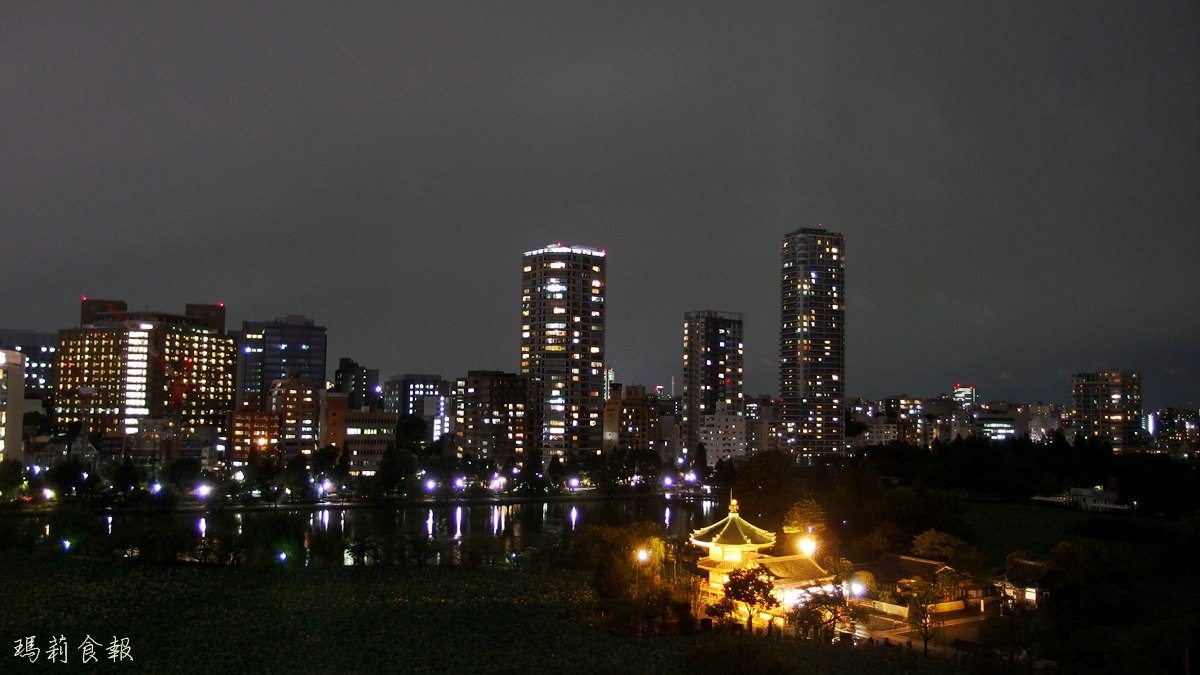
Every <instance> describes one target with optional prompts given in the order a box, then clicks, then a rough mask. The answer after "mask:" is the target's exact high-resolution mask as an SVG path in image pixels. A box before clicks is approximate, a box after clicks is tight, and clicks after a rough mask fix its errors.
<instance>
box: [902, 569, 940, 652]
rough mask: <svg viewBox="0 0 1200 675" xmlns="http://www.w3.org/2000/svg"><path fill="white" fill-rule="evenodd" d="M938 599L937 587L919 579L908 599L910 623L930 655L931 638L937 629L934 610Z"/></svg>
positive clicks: (925, 650)
mask: <svg viewBox="0 0 1200 675" xmlns="http://www.w3.org/2000/svg"><path fill="white" fill-rule="evenodd" d="M937 600H938V595H937V588H935V587H934V585H933V584H931V583H929V582H927V581H919V582H917V583H916V584H915V585H914V586H913V591H912V596H911V597H910V598H909V601H908V625H910V626H912V627H913V628H915V629H916V630H917V635H919V636H920V637H921V641H922V643H923V644H924V654H925V656H929V640H930V638H932V637H933V635H934V633H935V632H936V631H937V622H936V621H934V611H933V604H934V603H936V602H937Z"/></svg>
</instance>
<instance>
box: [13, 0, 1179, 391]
mask: <svg viewBox="0 0 1200 675" xmlns="http://www.w3.org/2000/svg"><path fill="white" fill-rule="evenodd" d="M1198 127H1200V9H1198V5H1197V4H1196V3H1195V2H1186V1H1182V2H1165V1H1164V2H1158V1H1155V2H1134V1H1132V0H1124V1H1121V2H1098V1H1088V2H1061V1H1055V2H1044V1H1038V2H1013V1H1011V0H1005V1H1002V2H940V3H933V2H926V3H892V2H869V3H866V2H850V3H843V2H832V1H831V2H823V3H822V2H760V3H752V4H746V3H722V4H719V5H718V4H712V5H710V4H708V3H703V2H696V1H694V0H689V1H687V2H661V1H655V2H649V3H648V2H644V1H638V2H630V3H622V2H579V3H576V2H562V1H558V0H555V1H550V0H546V1H544V2H480V3H463V2H420V3H417V2H411V3H410V2H398V1H395V0H391V1H388V2H378V3H375V2H353V3H339V2H309V1H301V0H288V1H286V2H264V3H244V2H233V1H232V0H231V1H229V2H220V1H217V2H204V3H196V2H194V3H167V2H162V3H160V2H129V3H127V2H43V1H31V2H17V1H8V2H4V3H0V232H2V239H0V241H2V243H0V251H3V258H2V259H3V264H2V265H0V287H2V288H3V289H4V292H3V294H2V295H0V298H2V300H0V328H25V329H32V330H40V331H52V330H57V329H59V328H64V327H69V326H72V325H74V324H75V322H76V321H77V318H78V298H79V296H80V295H85V294H86V295H89V296H93V297H101V298H118V299H124V300H126V301H127V302H129V304H130V306H131V307H135V308H150V309H154V310H161V311H168V312H181V311H182V310H183V306H184V305H185V304H186V303H188V302H218V301H221V302H225V303H226V305H227V306H228V309H229V322H228V325H229V327H230V328H239V327H240V325H241V321H242V320H243V319H252V320H263V319H272V318H275V317H280V316H284V315H287V314H306V315H308V316H311V317H313V318H315V319H316V320H317V322H318V323H321V324H323V325H325V326H327V327H328V328H329V345H330V348H329V359H330V362H331V363H336V361H337V359H338V358H339V357H343V356H349V357H352V358H354V359H356V360H357V361H359V362H360V363H361V364H362V365H364V366H366V367H370V368H378V369H379V370H380V374H381V376H383V377H385V378H386V377H387V376H390V375H393V374H400V373H404V372H418V373H440V374H442V375H443V376H445V377H447V378H453V377H455V376H457V375H461V374H465V372H466V371H467V370H468V369H480V368H482V369H504V370H515V369H516V368H517V365H518V364H517V361H518V338H519V304H520V302H519V301H520V279H521V254H522V252H523V251H526V250H531V249H534V248H538V247H541V246H543V245H545V244H547V243H551V242H556V241H561V242H564V243H577V244H585V245H591V246H597V247H601V248H604V249H606V250H607V251H608V254H609V262H608V285H609V306H608V326H609V333H608V343H607V351H608V360H609V364H610V365H611V366H612V367H614V368H615V369H616V372H617V377H618V380H619V381H621V382H625V383H632V384H645V385H655V384H664V385H668V386H669V384H670V380H671V378H672V377H675V378H676V380H677V381H678V379H679V378H680V371H681V365H680V360H681V356H680V354H681V342H682V317H683V313H684V312H685V311H688V310H696V309H716V310H725V311H737V312H744V313H745V316H746V370H747V372H746V389H747V393H750V394H757V393H777V391H778V381H777V367H776V363H777V360H778V321H779V244H780V240H781V238H782V236H783V234H784V233H786V232H789V231H792V230H794V229H797V228H800V227H811V226H814V225H816V224H818V223H821V224H824V225H825V226H826V227H827V228H829V229H831V230H835V231H840V232H843V233H845V234H846V236H847V253H848V271H847V325H848V328H847V333H848V340H849V345H848V366H847V368H848V376H847V380H848V382H847V385H848V386H847V393H848V394H850V395H851V396H867V397H882V396H888V395H894V394H899V393H908V394H911V395H918V396H934V395H938V394H941V393H946V392H948V391H949V389H950V388H951V387H952V386H953V385H954V384H955V383H956V382H964V383H972V384H975V385H977V386H978V387H979V391H980V395H981V397H982V398H983V399H985V400H995V399H1012V400H1029V401H1034V400H1043V401H1056V402H1065V401H1066V400H1067V399H1068V396H1069V389H1070V385H1069V374H1070V373H1071V372H1074V371H1078V370H1089V369H1100V368H1123V369H1128V370H1136V371H1139V372H1140V373H1141V374H1142V378H1143V387H1144V394H1145V400H1146V403H1147V405H1149V406H1165V405H1191V407H1195V406H1196V405H1197V404H1200V311H1198V309H1200V303H1198V302H1197V288H1200V271H1198V268H1197V252H1198V251H1200V142H1198V137H1197V131H1198Z"/></svg>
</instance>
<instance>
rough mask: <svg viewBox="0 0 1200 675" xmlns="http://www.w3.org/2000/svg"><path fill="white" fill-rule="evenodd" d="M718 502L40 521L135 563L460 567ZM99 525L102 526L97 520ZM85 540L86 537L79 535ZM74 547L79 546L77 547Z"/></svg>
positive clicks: (673, 523)
mask: <svg viewBox="0 0 1200 675" xmlns="http://www.w3.org/2000/svg"><path fill="white" fill-rule="evenodd" d="M717 510H718V505H717V502H715V501H712V500H702V499H694V500H692V499H688V500H684V499H680V498H678V497H670V496H664V495H655V496H645V497H637V498H619V499H611V500H603V499H567V500H554V501H545V502H521V503H510V504H482V503H467V502H452V501H447V502H438V503H425V504H405V505H392V506H369V507H367V506H334V505H330V506H316V507H306V508H295V509H293V508H285V507H280V508H270V509H253V510H224V511H209V512H193V511H178V512H174V513H166V514H140V513H119V512H118V513H111V514H109V513H105V514H99V515H98V516H94V517H92V518H90V519H89V520H90V522H89V523H87V524H81V523H80V522H79V521H78V520H76V521H74V522H69V523H64V522H62V521H61V520H56V519H55V517H54V516H53V515H46V516H41V517H39V518H38V519H37V523H36V527H37V530H38V531H39V534H40V535H42V538H43V539H44V540H46V541H48V542H52V545H54V544H60V543H61V545H62V546H63V547H70V546H72V545H74V544H72V543H70V542H71V540H72V539H74V540H76V541H81V540H87V545H88V548H89V550H91V551H92V552H96V551H101V552H104V553H105V554H108V552H110V551H112V550H114V549H118V550H122V551H124V553H123V554H120V555H125V556H128V557H142V558H148V559H165V560H170V559H175V557H178V558H181V559H184V560H200V561H204V562H216V563H222V564H228V563H229V562H231V561H235V560H236V561H238V562H244V561H247V560H249V561H254V560H256V559H257V560H258V561H259V562H262V561H263V560H264V559H270V558H272V557H277V558H278V560H279V562H289V560H290V563H291V564H300V563H301V561H302V564H305V565H308V564H324V565H330V564H332V565H354V564H372V563H389V564H395V563H409V562H415V563H417V564H425V563H430V564H440V563H446V562H459V561H461V559H462V556H463V555H465V554H466V553H465V551H466V550H470V551H472V552H473V554H474V553H477V554H478V555H480V556H482V557H484V558H487V560H488V561H491V560H492V559H494V558H496V557H497V556H504V557H506V558H515V556H516V555H517V554H519V553H520V552H522V551H526V550H528V549H529V548H530V547H534V546H537V545H538V544H539V542H540V541H542V540H543V539H544V538H545V536H547V535H557V534H564V533H570V532H573V531H575V530H577V529H579V528H580V527H583V526H584V525H589V524H591V525H611V526H622V525H628V524H631V523H636V522H653V523H657V524H658V526H659V530H660V536H661V537H662V538H663V539H665V540H668V541H676V540H678V541H686V540H687V538H688V535H689V534H690V533H691V532H692V531H693V530H696V529H699V528H701V527H704V526H705V525H708V524H710V523H712V522H714V521H715V520H717V519H719V518H721V517H723V516H724V515H725V514H724V513H723V512H722V513H716V511H717ZM97 521H98V522H97ZM81 534H82V535H84V536H81ZM76 550H80V547H79V546H76Z"/></svg>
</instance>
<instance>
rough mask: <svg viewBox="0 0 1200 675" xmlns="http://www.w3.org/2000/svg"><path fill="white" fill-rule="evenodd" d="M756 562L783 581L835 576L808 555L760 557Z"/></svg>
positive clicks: (814, 579) (811, 579)
mask: <svg viewBox="0 0 1200 675" xmlns="http://www.w3.org/2000/svg"><path fill="white" fill-rule="evenodd" d="M755 562H757V563H758V564H759V566H760V567H763V568H765V569H766V570H767V571H768V572H770V573H771V576H773V577H775V578H777V579H780V580H781V581H816V580H818V579H826V578H830V577H832V576H833V575H832V574H830V573H829V572H827V571H825V570H824V569H823V568H822V567H821V566H820V565H818V564H817V563H816V561H814V560H813V559H812V558H810V557H809V556H806V555H788V556H778V557H771V558H759V559H758V560H756V561H755Z"/></svg>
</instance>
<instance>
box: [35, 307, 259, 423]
mask: <svg viewBox="0 0 1200 675" xmlns="http://www.w3.org/2000/svg"><path fill="white" fill-rule="evenodd" d="M106 302H107V301H106ZM121 304H122V305H123V304H124V303H121ZM185 311H186V312H187V313H186V314H183V315H174V314H164V313H159V312H146V311H132V312H131V311H126V310H124V309H119V310H117V311H113V312H105V311H98V310H96V308H95V306H94V304H91V303H89V301H87V300H85V301H84V304H83V310H82V312H81V326H80V327H79V328H70V329H66V330H61V331H59V333H58V348H57V351H58V368H57V374H56V378H57V382H56V390H55V423H56V424H57V425H58V426H60V427H62V426H64V425H67V424H71V423H81V424H82V425H83V428H84V429H86V430H87V431H88V432H90V433H112V432H120V433H124V434H135V433H137V432H138V431H139V430H140V428H141V427H142V425H143V421H145V420H166V421H168V422H170V425H169V426H170V427H171V429H172V432H173V433H174V434H175V435H176V436H178V437H183V436H188V435H192V434H195V433H197V432H198V431H199V430H200V429H201V428H206V429H207V430H215V431H216V432H217V433H223V432H225V431H226V430H227V428H228V424H229V413H230V410H231V409H232V407H233V394H234V366H235V356H234V340H233V338H232V337H230V336H227V335H225V334H224V330H223V324H224V312H225V308H224V306H222V305H188V306H187V308H186V310H185ZM89 322H90V323H89Z"/></svg>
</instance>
